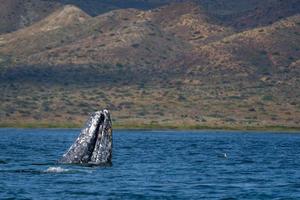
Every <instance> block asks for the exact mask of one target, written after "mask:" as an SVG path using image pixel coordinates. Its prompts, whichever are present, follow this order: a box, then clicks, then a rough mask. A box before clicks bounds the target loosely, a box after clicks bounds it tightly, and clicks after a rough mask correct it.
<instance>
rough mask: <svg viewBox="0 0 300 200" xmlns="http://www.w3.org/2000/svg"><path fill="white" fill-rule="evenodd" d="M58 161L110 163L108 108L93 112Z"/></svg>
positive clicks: (110, 138) (110, 127) (110, 134)
mask: <svg viewBox="0 0 300 200" xmlns="http://www.w3.org/2000/svg"><path fill="white" fill-rule="evenodd" d="M59 163H65V164H91V165H107V164H109V165H110V164H111V163H112V122H111V119H110V113H109V111H108V110H103V111H97V112H95V113H93V114H92V115H91V116H90V118H89V119H88V121H87V122H86V125H85V127H84V128H83V129H82V130H81V133H80V135H79V136H78V138H77V139H76V141H75V142H74V144H73V145H72V146H71V147H70V148H69V150H68V151H67V152H66V153H65V154H64V155H63V156H62V158H61V159H60V160H59Z"/></svg>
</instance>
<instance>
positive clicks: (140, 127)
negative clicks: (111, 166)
mask: <svg viewBox="0 0 300 200" xmlns="http://www.w3.org/2000/svg"><path fill="white" fill-rule="evenodd" d="M82 127H83V125H82V124H75V123H74V124H73V123H18V122H16V123H13V122H10V123H1V122H0V128H22V129H35V128H37V129H38V128H47V129H52V128H53V129H80V128H82ZM113 129H116V130H195V131H197V130H228V131H276V132H277V131H287V132H299V133H300V127H288V126H281V125H278V126H206V125H184V124H183V125H170V124H137V125H132V124H130V125H124V124H117V123H114V124H113Z"/></svg>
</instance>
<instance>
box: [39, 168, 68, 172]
mask: <svg viewBox="0 0 300 200" xmlns="http://www.w3.org/2000/svg"><path fill="white" fill-rule="evenodd" d="M68 171H70V170H69V169H64V168H61V167H49V168H48V169H46V170H45V171H44V172H47V173H62V172H68Z"/></svg>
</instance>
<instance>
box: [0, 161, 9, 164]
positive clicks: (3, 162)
mask: <svg viewBox="0 0 300 200" xmlns="http://www.w3.org/2000/svg"><path fill="white" fill-rule="evenodd" d="M7 163H8V162H7V161H5V160H0V164H7Z"/></svg>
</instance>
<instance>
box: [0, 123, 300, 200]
mask: <svg viewBox="0 0 300 200" xmlns="http://www.w3.org/2000/svg"><path fill="white" fill-rule="evenodd" d="M79 131H80V130H76V129H63V130H59V129H54V130H50V129H0V199H63V200H68V199H93V200H94V199H172V200H173V199H174V200H176V199H255V200H257V199H300V134H296V133H272V132H229V131H125V130H124V131H114V135H113V139H114V141H113V142H114V144H113V145H114V147H113V165H112V166H111V167H87V166H78V165H59V164H56V160H57V159H59V158H60V156H61V155H62V154H63V153H64V152H65V151H66V150H67V149H68V148H69V146H70V145H71V144H72V143H73V141H74V140H75V138H76V137H77V136H78V134H79Z"/></svg>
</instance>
